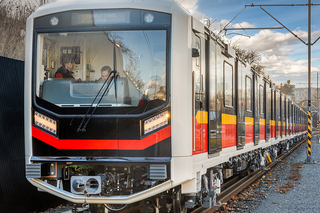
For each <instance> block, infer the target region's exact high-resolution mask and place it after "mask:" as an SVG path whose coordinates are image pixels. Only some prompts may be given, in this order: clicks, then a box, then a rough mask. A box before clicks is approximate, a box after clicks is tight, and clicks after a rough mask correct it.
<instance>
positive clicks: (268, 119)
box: [265, 82, 272, 142]
mask: <svg viewBox="0 0 320 213" xmlns="http://www.w3.org/2000/svg"><path fill="white" fill-rule="evenodd" d="M265 85H266V88H265V91H266V102H265V113H266V142H268V141H269V140H270V138H271V122H272V118H271V111H272V109H271V87H270V82H266V84H265Z"/></svg>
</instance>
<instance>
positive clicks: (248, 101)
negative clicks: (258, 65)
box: [246, 76, 252, 111]
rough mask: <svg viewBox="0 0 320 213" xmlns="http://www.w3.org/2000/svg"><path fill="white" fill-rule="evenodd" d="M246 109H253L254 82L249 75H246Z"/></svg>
mask: <svg viewBox="0 0 320 213" xmlns="http://www.w3.org/2000/svg"><path fill="white" fill-rule="evenodd" d="M246 110H247V111H252V83H251V78H249V77H248V76H246Z"/></svg>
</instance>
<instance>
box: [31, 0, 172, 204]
mask: <svg viewBox="0 0 320 213" xmlns="http://www.w3.org/2000/svg"><path fill="white" fill-rule="evenodd" d="M68 2H69V1H57V2H54V3H53V4H48V5H47V6H46V5H45V6H44V7H42V8H40V10H38V11H37V12H35V13H34V14H33V15H32V16H31V17H30V18H29V19H28V22H27V38H26V43H27V46H26V65H25V68H26V69H25V70H26V73H25V138H26V140H25V147H26V157H25V159H26V177H27V179H28V180H29V181H30V182H31V183H32V184H33V185H34V186H36V187H37V188H39V189H40V190H42V191H46V192H49V193H51V194H53V195H56V196H58V197H61V198H63V199H66V200H69V201H71V202H75V203H84V202H87V203H96V204H97V203H112V204H127V203H134V202H137V201H140V200H143V199H145V198H148V197H151V196H154V195H156V194H158V193H160V192H163V191H165V190H168V189H170V188H171V187H172V184H171V174H170V171H171V170H170V167H171V164H170V163H171V158H172V144H171V107H170V96H169V92H170V91H169V88H170V85H169V82H170V81H169V76H170V54H169V53H170V38H171V36H170V35H171V14H169V13H164V12H155V11H153V10H148V9H141V8H139V7H140V6H139V5H137V4H135V5H133V6H132V8H130V9H118V8H119V6H120V5H121V2H120V3H112V4H111V3H110V4H108V6H109V7H110V8H105V5H106V3H104V1H100V2H99V3H97V4H96V5H94V8H99V9H88V8H90V7H89V6H88V2H87V1H79V4H76V5H74V4H73V7H75V9H72V10H70V8H68V9H65V8H66V6H68V4H69V5H71V3H72V2H71V3H70V2H69V3H68ZM115 2H116V1H115ZM159 4H161V3H159ZM110 5H111V6H110ZM103 6H104V7H103ZM122 7H123V4H122ZM134 7H136V8H134ZM61 8H64V9H61ZM102 8H104V9H102ZM59 10H61V11H59ZM70 59H71V60H70ZM103 69H107V72H105V71H106V70H103ZM59 70H60V71H59ZM61 70H62V71H61ZM64 72H69V73H70V74H71V75H72V76H66V75H64V74H65V73H64ZM59 73H60V74H61V75H62V77H61V75H58V74H59Z"/></svg>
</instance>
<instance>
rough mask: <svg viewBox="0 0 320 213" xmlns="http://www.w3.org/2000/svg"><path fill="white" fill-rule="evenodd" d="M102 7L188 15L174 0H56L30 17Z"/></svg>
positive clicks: (43, 6)
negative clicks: (177, 12)
mask: <svg viewBox="0 0 320 213" xmlns="http://www.w3.org/2000/svg"><path fill="white" fill-rule="evenodd" d="M103 8H114V9H120V8H121V9H123V8H127V9H142V10H154V11H158V12H163V13H169V14H171V13H173V11H175V10H178V11H180V12H183V13H185V14H188V15H190V13H189V12H188V11H187V10H186V9H184V8H183V7H182V6H181V5H180V4H179V3H177V2H176V1H174V0H159V1H155V0H90V1H88V0H56V1H53V2H50V3H48V4H44V5H42V6H41V7H40V8H38V9H37V10H36V11H35V12H34V13H33V14H32V17H33V18H36V17H40V16H44V15H47V14H52V13H58V12H63V11H70V10H87V9H103ZM190 16H191V15H190Z"/></svg>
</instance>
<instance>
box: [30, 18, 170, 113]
mask: <svg viewBox="0 0 320 213" xmlns="http://www.w3.org/2000/svg"><path fill="white" fill-rule="evenodd" d="M169 15H170V14H169ZM170 20H171V16H170ZM33 30H34V33H33V47H32V51H33V53H32V57H33V58H32V105H33V108H35V109H40V110H42V111H45V112H47V113H50V114H52V113H54V114H56V115H57V116H58V115H70V114H71V115H74V114H79V115H81V114H85V113H86V111H87V110H88V108H89V107H59V106H57V105H55V104H53V103H50V102H47V101H45V100H43V99H41V98H39V97H38V96H37V95H36V75H37V54H38V53H37V48H38V47H37V45H38V34H42V33H63V32H88V31H91V32H93V31H142V30H146V31H147V30H165V31H166V100H165V102H164V103H163V104H161V105H159V106H157V107H155V108H153V109H151V110H148V111H143V112H142V113H139V114H138V113H136V114H135V112H134V111H135V109H137V108H138V107H139V106H130V107H110V106H108V107H104V106H101V107H100V106H99V107H98V108H97V110H96V112H95V115H99V116H103V115H105V116H108V117H110V116H112V117H113V116H116V117H119V116H120V117H122V116H125V117H128V116H133V117H137V116H141V115H144V114H149V113H151V112H154V111H156V110H159V109H162V108H165V107H167V106H168V105H169V103H170V100H169V98H170V96H171V95H170V93H171V92H170V88H171V85H170V75H171V72H170V70H171V24H170V25H167V24H166V25H138V26H132V25H122V26H108V27H79V28H67V29H66V28H63V29H62V28H60V29H58V28H57V29H35V28H34V29H33ZM106 109H107V110H108V113H106Z"/></svg>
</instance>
